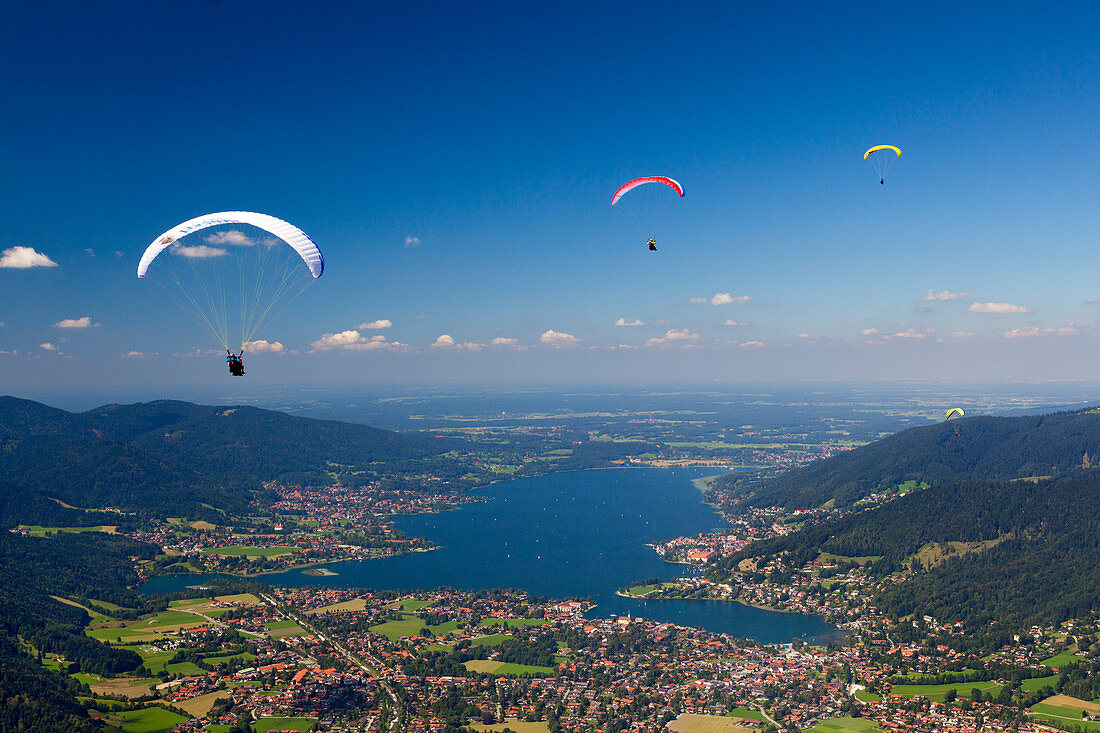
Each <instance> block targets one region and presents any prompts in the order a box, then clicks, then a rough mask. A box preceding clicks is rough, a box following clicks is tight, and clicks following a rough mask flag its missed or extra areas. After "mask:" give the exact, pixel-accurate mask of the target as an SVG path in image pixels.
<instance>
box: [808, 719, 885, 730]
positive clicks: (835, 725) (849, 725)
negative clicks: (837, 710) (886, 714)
mask: <svg viewBox="0 0 1100 733" xmlns="http://www.w3.org/2000/svg"><path fill="white" fill-rule="evenodd" d="M807 730H808V731H820V733H844V732H847V731H851V732H852V733H863V731H877V730H880V729H879V727H878V724H877V723H875V721H873V720H867V719H866V718H848V717H844V718H832V719H830V720H823V721H822V722H820V723H818V724H817V725H815V726H814V727H813V728H808V729H807Z"/></svg>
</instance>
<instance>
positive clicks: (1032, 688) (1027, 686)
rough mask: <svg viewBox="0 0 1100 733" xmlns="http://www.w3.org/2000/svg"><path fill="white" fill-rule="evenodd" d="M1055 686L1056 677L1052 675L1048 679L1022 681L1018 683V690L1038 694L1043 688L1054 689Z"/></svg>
mask: <svg viewBox="0 0 1100 733" xmlns="http://www.w3.org/2000/svg"><path fill="white" fill-rule="evenodd" d="M1056 684H1058V675H1056V674H1052V675H1050V676H1049V677H1032V678H1031V679H1029V680H1024V681H1023V682H1022V683H1020V689H1021V690H1023V691H1024V692H1038V691H1039V690H1041V689H1043V688H1044V687H1048V686H1049V687H1054V686H1055V685H1056Z"/></svg>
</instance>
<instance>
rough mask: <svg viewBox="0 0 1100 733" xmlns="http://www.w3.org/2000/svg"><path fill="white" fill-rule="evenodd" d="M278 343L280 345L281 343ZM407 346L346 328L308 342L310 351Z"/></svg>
mask: <svg viewBox="0 0 1100 733" xmlns="http://www.w3.org/2000/svg"><path fill="white" fill-rule="evenodd" d="M276 343H278V342H276ZM278 345H279V346H280V347H281V346H282V344H278ZM407 347H408V344H403V343H401V342H400V341H387V340H386V337H385V336H382V335H381V334H378V335H375V336H371V337H370V338H367V337H366V336H364V335H363V334H361V333H359V332H358V331H356V330H355V329H348V330H347V331H341V332H340V333H326V334H323V335H322V336H321V338H319V339H317V340H316V341H314V342H313V343H312V344H310V349H311V350H312V351H331V350H333V349H343V350H345V351H377V350H380V349H392V350H398V349H405V348H407ZM272 350H273V349H272ZM288 353H292V352H288Z"/></svg>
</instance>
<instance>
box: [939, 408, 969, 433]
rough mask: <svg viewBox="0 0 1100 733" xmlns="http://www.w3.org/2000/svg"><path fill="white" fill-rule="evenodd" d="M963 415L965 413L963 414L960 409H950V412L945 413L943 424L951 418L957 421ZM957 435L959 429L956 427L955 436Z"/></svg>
mask: <svg viewBox="0 0 1100 733" xmlns="http://www.w3.org/2000/svg"><path fill="white" fill-rule="evenodd" d="M965 414H966V413H964V412H963V411H962V408H961V407H952V408H951V409H950V410H948V411H947V417H945V418H944V422H947V421H948V420H950V419H951V418H956V419H957V418H960V417H963V416H964V415H965ZM958 434H959V429H958V427H956V428H955V435H958Z"/></svg>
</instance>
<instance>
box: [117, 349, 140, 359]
mask: <svg viewBox="0 0 1100 733" xmlns="http://www.w3.org/2000/svg"><path fill="white" fill-rule="evenodd" d="M122 358H123V359H144V358H145V352H144V351H127V352H126V353H125V354H123V355H122Z"/></svg>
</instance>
